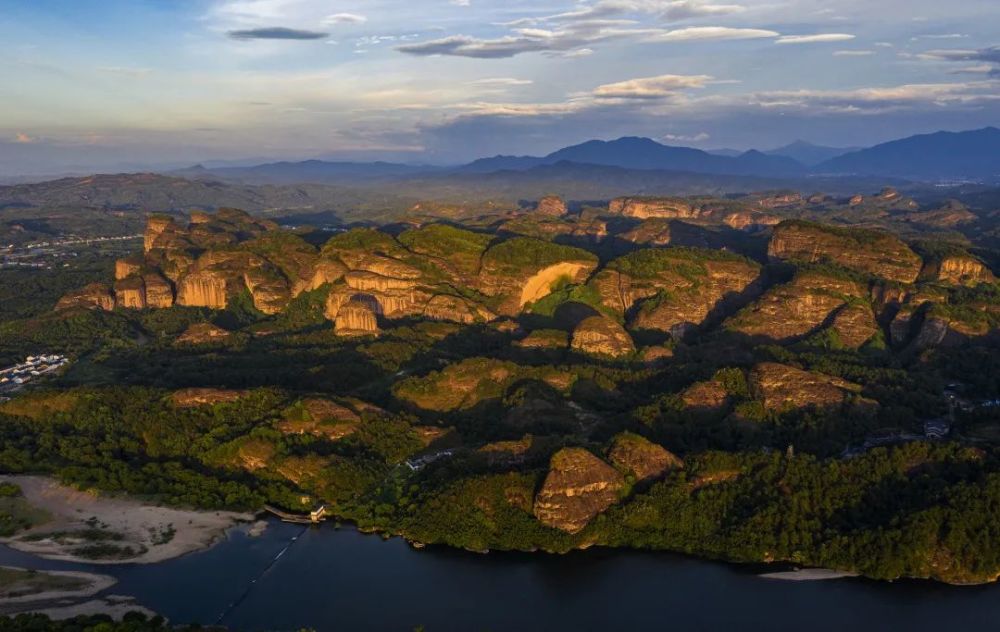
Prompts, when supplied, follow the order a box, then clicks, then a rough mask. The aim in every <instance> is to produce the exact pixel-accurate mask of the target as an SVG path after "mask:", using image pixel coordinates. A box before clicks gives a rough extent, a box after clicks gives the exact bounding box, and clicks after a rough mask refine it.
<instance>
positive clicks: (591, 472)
mask: <svg viewBox="0 0 1000 632" xmlns="http://www.w3.org/2000/svg"><path fill="white" fill-rule="evenodd" d="M624 486H625V478H624V477H623V476H622V474H621V473H620V472H619V471H618V470H616V469H615V468H613V467H611V466H610V465H608V464H607V463H605V462H604V461H602V460H601V459H599V458H597V457H596V456H594V455H593V454H591V453H590V452H588V451H587V450H585V449H583V448H563V449H562V450H559V451H558V452H556V453H555V454H554V455H553V456H552V459H551V461H550V464H549V473H548V475H547V476H546V477H545V483H544V484H543V485H542V489H541V490H540V491H539V492H538V494H537V495H536V496H535V503H534V508H533V513H534V514H535V517H536V518H538V520H539V521H540V522H541V523H542V524H544V525H547V526H549V527H552V528H554V529H559V530H561V531H565V532H567V533H577V532H579V531H581V530H582V529H583V528H584V527H586V526H587V524H588V523H589V522H590V521H591V520H592V519H594V517H596V516H597V515H598V514H600V513H602V512H603V511H605V510H606V509H608V508H609V507H611V506H612V505H613V504H615V503H616V502H618V494H619V492H620V491H621V490H622V489H623V488H624Z"/></svg>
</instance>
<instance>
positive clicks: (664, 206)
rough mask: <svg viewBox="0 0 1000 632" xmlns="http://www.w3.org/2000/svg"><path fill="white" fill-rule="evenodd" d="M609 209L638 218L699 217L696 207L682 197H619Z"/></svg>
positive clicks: (615, 213) (617, 213) (612, 202)
mask: <svg viewBox="0 0 1000 632" xmlns="http://www.w3.org/2000/svg"><path fill="white" fill-rule="evenodd" d="M608 210H609V211H610V212H611V213H612V214H614V215H624V216H625V217H635V218H637V219H648V218H650V217H659V218H666V219H678V218H691V217H697V211H696V209H695V208H694V207H693V206H692V205H691V204H690V203H689V202H687V201H686V200H682V199H680V198H617V199H614V200H611V203H610V204H609V205H608Z"/></svg>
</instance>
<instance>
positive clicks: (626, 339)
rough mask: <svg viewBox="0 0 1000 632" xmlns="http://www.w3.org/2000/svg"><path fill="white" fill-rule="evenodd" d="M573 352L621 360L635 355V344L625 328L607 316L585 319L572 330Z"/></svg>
mask: <svg viewBox="0 0 1000 632" xmlns="http://www.w3.org/2000/svg"><path fill="white" fill-rule="evenodd" d="M571 346H572V348H573V350H575V351H579V352H581V353H586V354H588V355H597V356H606V357H610V358H623V357H626V356H629V355H632V354H633V353H635V343H634V342H632V337H631V336H629V334H628V332H627V331H625V328H624V327H622V326H621V325H619V324H618V323H617V322H615V321H614V320H612V319H610V318H608V317H607V316H600V315H598V316H591V317H589V318H585V319H584V320H583V321H581V322H580V324H579V325H577V326H576V329H574V330H573V341H572V344H571Z"/></svg>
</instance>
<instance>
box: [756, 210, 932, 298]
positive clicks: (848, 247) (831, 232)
mask: <svg viewBox="0 0 1000 632" xmlns="http://www.w3.org/2000/svg"><path fill="white" fill-rule="evenodd" d="M767 254H768V256H769V257H771V258H772V259H773V260H778V261H795V262H803V263H835V264H837V265H839V266H842V267H844V268H847V269H849V270H857V271H859V272H863V273H866V274H871V275H874V276H878V277H882V278H884V279H888V280H890V281H898V282H901V283H913V282H914V281H916V280H917V276H918V275H919V274H920V269H921V267H922V263H923V262H922V261H921V259H920V257H919V256H917V254H916V253H915V252H913V251H912V250H910V248H909V246H907V245H906V244H905V243H903V242H902V241H900V240H899V238H897V237H895V236H893V235H891V234H889V233H885V232H881V231H873V230H863V229H859V228H834V227H832V226H827V225H823V224H814V223H811V222H801V221H787V222H782V223H781V224H779V225H778V226H777V227H776V228H775V229H774V234H773V235H772V237H771V242H770V243H769V244H768V249H767Z"/></svg>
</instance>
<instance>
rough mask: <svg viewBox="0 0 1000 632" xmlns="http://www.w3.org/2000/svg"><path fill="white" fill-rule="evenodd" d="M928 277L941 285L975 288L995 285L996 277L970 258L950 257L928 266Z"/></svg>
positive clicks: (974, 259)
mask: <svg viewBox="0 0 1000 632" xmlns="http://www.w3.org/2000/svg"><path fill="white" fill-rule="evenodd" d="M927 273H928V276H930V277H931V278H932V279H934V280H935V281H939V282H941V283H950V284H952V285H968V286H976V285H979V284H980V283H996V280H997V279H996V277H995V276H993V273H992V272H991V271H990V269H989V268H987V267H986V265H985V264H983V262H982V261H979V260H978V259H976V258H975V257H972V256H963V255H952V256H947V257H943V258H942V259H941V260H940V261H936V262H934V263H932V264H930V265H929V266H928V270H927Z"/></svg>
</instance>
